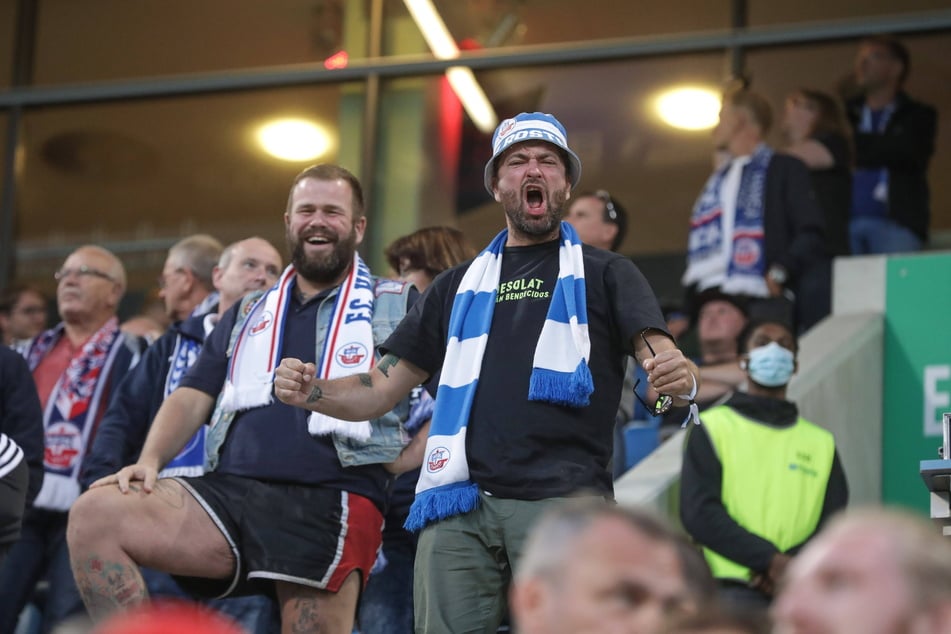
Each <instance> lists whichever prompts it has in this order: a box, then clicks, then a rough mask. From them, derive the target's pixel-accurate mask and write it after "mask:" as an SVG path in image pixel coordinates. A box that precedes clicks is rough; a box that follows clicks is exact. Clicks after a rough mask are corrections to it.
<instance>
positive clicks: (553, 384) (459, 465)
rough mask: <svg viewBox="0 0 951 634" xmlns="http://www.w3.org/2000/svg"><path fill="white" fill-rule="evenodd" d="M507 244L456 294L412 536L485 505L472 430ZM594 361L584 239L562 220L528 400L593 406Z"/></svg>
mask: <svg viewBox="0 0 951 634" xmlns="http://www.w3.org/2000/svg"><path fill="white" fill-rule="evenodd" d="M507 238H508V231H507V230H504V231H502V232H501V233H500V234H499V235H497V236H496V237H495V239H494V240H492V242H491V244H489V246H488V247H486V249H485V250H484V251H482V253H480V254H479V255H478V257H476V259H475V260H473V262H472V264H471V265H470V266H469V268H468V270H467V271H466V273H465V275H464V276H463V278H462V281H461V282H460V284H459V288H458V290H457V291H456V296H455V298H454V300H453V304H452V312H451V313H450V316H449V336H448V341H447V344H446V356H445V359H444V361H443V364H442V374H441V375H440V379H439V389H438V391H437V393H436V406H435V411H434V412H433V418H432V426H431V427H430V430H429V439H428V440H427V442H426V453H425V456H426V457H425V459H424V462H423V468H422V470H421V472H420V477H419V482H418V483H417V485H416V499H415V501H414V502H413V506H412V507H411V508H410V512H409V516H408V517H407V519H406V523H405V527H406V528H407V529H408V530H412V531H416V530H420V529H422V528H423V527H425V526H426V525H427V524H429V523H431V522H435V521H439V520H443V519H446V518H448V517H452V516H454V515H460V514H462V513H467V512H469V511H471V510H473V509H475V508H476V507H477V506H478V504H479V488H478V485H476V484H475V483H473V482H471V481H470V480H469V465H468V462H467V460H466V430H467V426H468V424H469V415H470V413H471V410H472V402H473V399H474V398H475V394H476V391H477V390H478V389H479V373H480V372H481V370H482V357H483V354H484V353H485V347H486V343H487V342H488V339H489V328H490V327H491V325H492V313H493V310H494V309H495V300H496V296H497V294H498V288H499V275H500V273H501V270H502V253H503V250H504V247H505V242H506V240H507ZM590 356H591V341H590V339H589V338H588V310H587V300H586V298H585V281H584V260H583V257H582V252H581V241H580V240H579V239H578V234H577V233H575V230H574V229H573V228H572V226H571V225H569V224H568V223H566V222H562V223H561V245H560V248H559V252H558V281H557V282H556V284H555V290H554V293H553V295H552V298H551V304H550V305H549V306H548V315H547V316H546V318H545V324H544V325H543V326H542V331H541V335H540V336H539V338H538V343H537V344H536V346H535V358H534V360H533V362H532V376H531V381H530V383H529V390H528V399H529V400H531V401H544V402H547V403H554V404H556V405H564V406H567V407H584V406H586V405H588V403H589V398H590V396H591V394H592V392H593V391H594V381H593V379H592V378H591V370H590V369H589V368H588V359H589V358H590Z"/></svg>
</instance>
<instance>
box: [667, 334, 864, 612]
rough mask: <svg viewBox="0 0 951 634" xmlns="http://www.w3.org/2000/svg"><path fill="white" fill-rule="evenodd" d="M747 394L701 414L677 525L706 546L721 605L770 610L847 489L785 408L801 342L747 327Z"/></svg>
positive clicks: (826, 453) (823, 435)
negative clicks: (795, 560) (788, 572)
mask: <svg viewBox="0 0 951 634" xmlns="http://www.w3.org/2000/svg"><path fill="white" fill-rule="evenodd" d="M738 343H739V350H740V354H741V356H740V360H739V363H740V367H741V368H742V369H743V370H744V371H745V372H746V375H747V377H748V381H747V385H748V387H747V391H746V392H745V393H741V392H737V393H735V394H734V395H733V396H732V397H731V398H730V399H729V400H728V401H727V402H726V403H724V404H723V405H720V406H717V407H714V408H712V409H709V410H707V411H705V412H703V413H702V415H701V422H702V424H701V425H699V426H693V427H692V429H691V430H690V433H689V435H688V437H687V441H686V445H685V448H684V460H683V467H682V472H681V477H680V486H681V492H680V517H681V521H682V522H683V525H684V528H685V529H686V530H687V532H688V533H689V534H690V535H691V536H692V537H693V539H694V540H696V541H697V542H698V543H699V544H700V545H702V546H703V550H704V556H705V557H706V558H707V562H708V563H709V564H710V568H711V570H712V571H713V576H714V577H716V579H717V582H718V584H719V586H720V595H721V597H720V598H721V600H723V601H725V602H730V603H733V604H739V605H741V606H743V607H757V606H758V607H763V608H765V607H767V606H768V604H769V602H770V601H771V600H772V596H773V592H774V590H775V588H776V584H777V582H778V581H779V580H780V579H781V577H782V575H783V572H784V571H785V569H786V566H787V565H788V564H789V562H790V560H791V559H792V557H793V556H795V554H796V553H797V552H798V551H799V549H800V548H802V546H803V545H804V544H805V543H806V542H807V541H809V539H810V538H812V536H813V535H815V534H816V532H818V531H819V529H820V528H821V526H822V524H823V522H824V521H825V520H826V518H828V517H829V516H830V515H832V514H833V513H835V512H836V511H838V510H839V509H842V508H843V507H845V505H846V503H847V502H848V486H847V484H846V480H845V473H844V472H843V470H842V465H841V462H840V461H839V456H838V453H837V451H836V448H835V440H834V438H833V437H832V434H830V433H829V432H828V431H826V430H825V429H822V428H821V427H819V426H818V425H815V424H813V423H810V422H809V421H807V420H805V419H804V418H802V417H801V416H800V415H799V411H798V409H797V407H796V405H795V404H794V403H791V402H790V401H787V400H786V385H787V384H788V383H789V380H790V378H792V375H793V373H794V372H795V370H796V352H797V350H798V348H797V342H796V337H795V335H794V334H793V331H792V329H791V328H790V327H789V326H788V325H787V324H785V323H782V322H778V321H774V320H760V321H755V322H752V323H750V324H749V325H748V326H747V327H746V328H745V329H744V330H743V332H742V333H741V334H740V337H739V339H738Z"/></svg>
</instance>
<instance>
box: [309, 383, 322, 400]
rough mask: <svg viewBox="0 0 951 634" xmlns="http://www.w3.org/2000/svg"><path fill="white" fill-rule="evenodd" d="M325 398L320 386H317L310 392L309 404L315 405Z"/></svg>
mask: <svg viewBox="0 0 951 634" xmlns="http://www.w3.org/2000/svg"><path fill="white" fill-rule="evenodd" d="M323 396H324V391H323V390H321V389H320V387H319V386H317V385H315V386H314V389H312V390H311V391H310V396H308V397H307V402H308V403H314V402H316V401H319V400H320V399H321V398H323Z"/></svg>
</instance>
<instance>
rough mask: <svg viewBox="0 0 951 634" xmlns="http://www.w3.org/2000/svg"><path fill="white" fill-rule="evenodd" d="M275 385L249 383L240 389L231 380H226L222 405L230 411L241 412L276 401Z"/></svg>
mask: <svg viewBox="0 0 951 634" xmlns="http://www.w3.org/2000/svg"><path fill="white" fill-rule="evenodd" d="M273 388H274V386H273V384H271V383H267V384H258V385H247V386H244V387H242V388H241V389H240V390H239V389H238V387H237V386H236V385H235V384H234V383H232V382H231V381H225V387H224V391H223V392H222V394H221V406H222V407H223V408H225V410H226V411H229V412H240V411H243V410H246V409H251V408H253V407H264V406H265V405H270V404H271V403H272V402H273V401H274V389H273Z"/></svg>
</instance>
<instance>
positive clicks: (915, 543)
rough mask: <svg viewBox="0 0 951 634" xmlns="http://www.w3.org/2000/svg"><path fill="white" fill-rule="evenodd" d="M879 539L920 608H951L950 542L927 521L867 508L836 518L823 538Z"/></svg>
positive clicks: (889, 511) (891, 509)
mask: <svg viewBox="0 0 951 634" xmlns="http://www.w3.org/2000/svg"><path fill="white" fill-rule="evenodd" d="M859 534H865V535H879V536H881V537H882V538H883V539H885V540H887V542H888V543H889V549H888V550H889V551H890V552H892V553H894V556H895V558H896V560H897V563H898V566H899V569H900V570H901V572H902V573H903V574H904V576H905V579H906V580H907V582H908V584H909V586H910V588H909V589H910V592H909V594H910V596H911V598H912V599H913V600H914V601H915V602H916V603H917V604H918V605H919V606H920V607H921V608H923V609H924V608H930V607H933V606H935V605H939V604H944V605H948V604H951V540H949V538H947V537H944V536H943V535H941V532H940V531H939V530H938V529H937V527H935V526H934V525H933V524H932V523H931V522H929V521H928V520H926V519H924V518H922V517H919V516H917V515H912V514H911V513H910V512H908V511H904V510H898V509H894V508H878V507H868V508H859V509H853V510H849V511H847V512H844V513H841V514H839V515H837V516H836V517H835V518H834V519H833V520H832V521H830V522H829V524H828V525H827V526H826V527H825V529H824V530H823V531H822V533H821V534H820V536H829V537H832V536H835V535H859Z"/></svg>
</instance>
